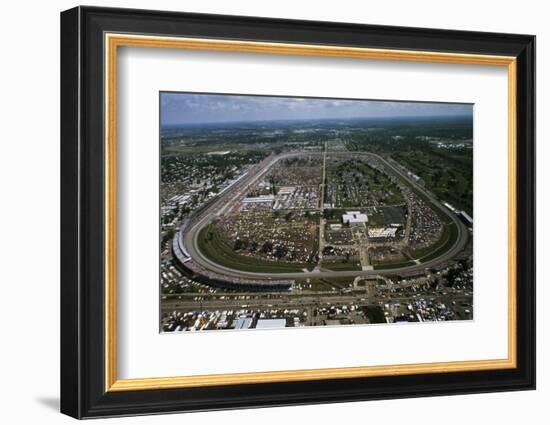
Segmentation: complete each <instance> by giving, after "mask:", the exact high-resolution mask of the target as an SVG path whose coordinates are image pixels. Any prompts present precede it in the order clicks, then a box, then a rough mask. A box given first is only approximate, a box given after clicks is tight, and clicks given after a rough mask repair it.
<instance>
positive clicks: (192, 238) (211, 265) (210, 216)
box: [183, 152, 468, 281]
mask: <svg viewBox="0 0 550 425" xmlns="http://www.w3.org/2000/svg"><path fill="white" fill-rule="evenodd" d="M312 154H313V153H311V152H300V153H297V152H294V153H286V154H281V155H279V156H276V157H269V158H268V160H266V161H264V163H262V167H254V169H252V170H251V171H250V172H249V175H248V176H247V178H246V179H243V180H244V181H243V182H241V184H238V185H236V186H235V187H232V188H231V189H230V190H228V191H226V193H224V194H223V197H221V198H220V199H219V200H217V201H216V202H213V203H212V204H211V206H209V207H208V208H207V209H206V210H204V211H201V214H200V217H195V218H193V219H192V224H191V225H190V226H188V228H187V230H186V232H185V234H184V239H183V243H184V245H185V248H186V249H187V251H188V253H189V254H190V256H191V258H192V259H193V261H194V262H196V263H198V264H200V265H201V266H202V267H204V268H205V269H206V270H211V271H213V272H216V273H217V274H221V275H227V276H232V277H238V278H247V279H251V278H252V279H257V280H260V281H261V280H266V281H269V280H270V279H297V278H308V277H309V278H331V277H332V278H335V277H355V276H374V275H388V274H396V273H403V272H412V271H419V270H424V269H426V268H430V267H432V266H435V265H437V264H439V263H441V262H444V261H447V260H449V259H451V258H453V257H454V256H456V255H457V254H458V253H460V252H461V251H462V250H463V249H464V247H465V246H466V243H467V242H468V229H467V228H466V226H464V224H463V223H462V222H461V221H460V220H459V218H458V217H457V216H456V215H455V214H454V213H453V212H452V211H450V210H449V209H448V208H446V207H444V206H443V205H442V204H441V203H440V202H439V201H438V200H437V199H436V198H435V197H434V196H433V195H432V194H430V193H429V192H427V191H426V190H425V189H424V188H423V187H421V186H420V185H418V184H416V183H415V182H413V181H412V180H411V179H409V177H408V176H407V175H405V174H404V173H403V172H402V171H401V170H399V169H397V168H396V167H395V166H393V165H392V164H391V163H390V162H388V161H386V160H385V159H384V158H382V157H381V156H379V155H376V154H373V153H370V152H330V155H350V154H353V155H371V156H374V157H376V158H377V159H379V160H380V161H381V162H382V163H383V164H384V165H385V166H386V167H387V168H388V169H390V170H391V171H392V172H393V173H395V174H396V175H397V176H399V177H400V178H402V179H403V180H404V181H405V182H406V183H407V184H408V185H409V186H411V187H412V188H413V189H414V190H415V191H417V192H419V193H421V194H422V195H424V196H425V197H427V198H428V199H429V200H430V202H432V204H433V206H434V207H435V208H438V209H439V210H440V211H441V212H443V213H444V214H446V215H447V216H449V217H450V218H451V220H452V221H453V223H454V224H455V225H456V226H457V229H458V237H457V239H456V241H455V243H454V244H453V246H452V247H451V248H450V249H449V250H448V251H446V252H444V253H443V254H442V255H440V256H438V257H436V258H433V259H431V260H428V261H425V262H421V263H419V264H414V265H410V266H406V267H400V268H392V269H376V270H362V271H353V270H350V271H347V270H345V271H328V270H314V271H303V272H288V273H261V272H251V271H245V270H237V269H232V268H229V267H226V266H223V265H221V264H217V263H215V262H214V261H212V260H211V259H209V258H207V257H206V256H205V255H203V254H202V253H201V252H200V251H199V249H198V243H197V242H198V235H199V232H200V230H201V229H202V228H203V227H205V226H206V225H208V224H209V223H211V222H212V221H213V220H214V219H215V218H216V216H217V215H219V213H220V212H223V211H224V210H225V209H226V208H227V207H229V206H231V205H232V204H233V203H234V202H235V201H236V200H237V199H238V198H240V197H241V196H244V193H245V191H246V190H247V188H248V187H249V186H250V185H252V184H253V183H255V182H256V181H257V180H258V179H259V178H260V177H261V176H263V175H265V173H267V172H268V171H269V169H270V168H271V167H272V166H273V165H275V164H276V163H277V162H278V161H280V160H282V159H284V158H289V157H292V156H300V155H312ZM318 154H319V155H321V154H322V152H319V153H318Z"/></svg>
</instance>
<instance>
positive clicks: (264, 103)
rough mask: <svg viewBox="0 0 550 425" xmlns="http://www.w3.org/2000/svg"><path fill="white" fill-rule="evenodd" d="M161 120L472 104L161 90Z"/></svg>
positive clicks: (440, 110)
mask: <svg viewBox="0 0 550 425" xmlns="http://www.w3.org/2000/svg"><path fill="white" fill-rule="evenodd" d="M160 102H161V124H162V125H163V126H166V125H174V124H198V123H217V122H240V121H268V120H286V119H325V118H370V117H373V118H374V117H413V116H420V117H428V116H454V115H457V116H458V115H460V116H470V115H471V114H472V105H466V104H456V103H455V104H453V103H423V102H385V101H372V100H340V99H312V98H296V97H273V96H238V95H217V94H216V95H214V94H195V93H193V94H192V93H172V92H170V93H167V92H163V93H161V98H160Z"/></svg>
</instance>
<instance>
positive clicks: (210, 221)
mask: <svg viewBox="0 0 550 425" xmlns="http://www.w3.org/2000/svg"><path fill="white" fill-rule="evenodd" d="M472 194H473V105H472V104H463V103H435V102H417V101H387V100H384V101H381V100H359V99H339V98H338V99H335V98H311V97H284V96H264V95H261V96H259V95H234V94H208V93H189V92H161V93H160V206H159V214H160V239H159V240H160V289H159V290H160V315H159V317H160V323H159V329H160V331H161V332H180V331H191V332H197V331H208V330H219V331H222V330H253V329H282V328H295V327H304V326H341V325H369V324H382V323H384V324H397V323H407V322H416V323H421V322H440V321H455V320H472V319H473V317H474V315H473V255H472V253H473V196H472Z"/></svg>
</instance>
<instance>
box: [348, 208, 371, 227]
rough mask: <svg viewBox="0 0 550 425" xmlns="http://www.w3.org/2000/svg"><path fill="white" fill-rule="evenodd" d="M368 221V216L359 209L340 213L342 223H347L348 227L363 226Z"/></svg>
mask: <svg viewBox="0 0 550 425" xmlns="http://www.w3.org/2000/svg"><path fill="white" fill-rule="evenodd" d="M368 221H369V218H368V217H367V214H362V213H360V212H359V211H346V213H345V214H344V215H342V222H343V223H344V224H349V225H350V227H354V226H364V225H365V224H366V223H368Z"/></svg>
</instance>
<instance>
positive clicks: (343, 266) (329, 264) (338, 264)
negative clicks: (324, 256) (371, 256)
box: [321, 260, 361, 271]
mask: <svg viewBox="0 0 550 425" xmlns="http://www.w3.org/2000/svg"><path fill="white" fill-rule="evenodd" d="M321 268H323V269H327V270H334V271H342V270H361V265H360V264H359V262H358V261H351V260H350V261H343V260H340V261H323V262H321Z"/></svg>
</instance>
